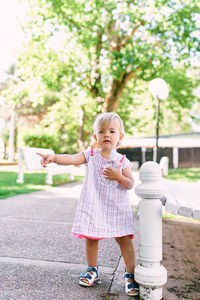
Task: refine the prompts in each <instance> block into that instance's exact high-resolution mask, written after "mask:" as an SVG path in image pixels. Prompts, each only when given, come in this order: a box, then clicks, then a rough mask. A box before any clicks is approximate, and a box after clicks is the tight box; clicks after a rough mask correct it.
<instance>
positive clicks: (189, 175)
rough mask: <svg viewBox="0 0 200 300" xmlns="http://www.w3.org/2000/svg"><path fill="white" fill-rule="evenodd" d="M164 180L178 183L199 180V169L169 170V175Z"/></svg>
mask: <svg viewBox="0 0 200 300" xmlns="http://www.w3.org/2000/svg"><path fill="white" fill-rule="evenodd" d="M165 178H167V179H170V180H178V181H193V182H195V181H197V180H200V168H188V169H169V175H168V176H166V177H165Z"/></svg>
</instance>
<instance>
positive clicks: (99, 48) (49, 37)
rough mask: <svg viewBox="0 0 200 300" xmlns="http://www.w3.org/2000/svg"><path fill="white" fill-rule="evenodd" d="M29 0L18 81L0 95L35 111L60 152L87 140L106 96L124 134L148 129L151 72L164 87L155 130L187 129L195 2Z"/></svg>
mask: <svg viewBox="0 0 200 300" xmlns="http://www.w3.org/2000/svg"><path fill="white" fill-rule="evenodd" d="M29 3H30V12H29V16H28V19H27V22H26V24H24V31H25V32H26V33H27V40H26V47H25V48H24V51H23V53H21V55H20V57H19V58H18V60H19V64H18V71H17V74H18V77H19V78H20V82H19V83H17V84H16V85H15V86H13V87H12V88H10V89H9V91H7V92H6V97H7V99H9V100H10V101H11V102H12V103H14V105H15V107H16V108H17V111H18V114H19V115H32V116H33V115H34V116H37V117H38V123H40V125H39V126H40V128H41V130H43V129H44V128H45V129H46V130H47V131H49V132H51V133H52V134H53V135H54V136H56V137H57V147H58V148H59V150H60V151H61V152H71V153H73V152H75V151H77V150H78V149H81V148H83V147H85V146H87V145H88V144H89V142H90V138H89V136H90V135H91V134H92V127H91V125H92V122H93V120H94V117H95V115H96V114H97V113H99V112H102V111H103V110H106V109H108V103H109V101H110V104H111V106H110V107H111V110H112V109H113V110H117V111H118V112H119V114H120V115H121V116H122V118H123V120H124V122H125V127H126V129H127V131H128V132H129V133H131V134H134V135H140V136H141V135H152V134H153V131H154V129H153V128H154V125H153V124H154V122H155V101H154V99H152V98H151V96H150V95H149V91H148V82H149V81H150V80H151V79H153V78H155V77H161V78H163V79H164V80H165V81H166V82H167V84H168V86H169V88H170V94H169V97H168V99H167V100H166V101H163V102H162V104H161V107H162V110H161V124H162V130H161V134H163V133H171V132H173V130H174V128H176V130H177V131H181V130H185V129H190V125H188V118H189V116H190V115H192V116H193V119H194V121H195V120H197V118H198V116H197V117H195V115H194V113H193V112H192V107H193V106H194V104H195V103H197V102H198V101H200V100H199V98H198V97H197V96H194V94H193V90H194V88H195V87H197V86H198V84H199V83H198V80H199V69H196V70H197V71H196V73H194V72H193V70H194V66H195V64H196V61H197V60H198V58H199V55H200V54H199V51H200V48H199V42H198V29H199V22H198V19H199V11H200V10H199V8H200V5H199V1H197V0H192V1H188V0H183V1H171V0H166V1H151V0H148V1H144V0H142V1H135V2H134V1H129V0H126V1H121V0H115V1H113V0H107V1H99V0H87V1H86V0H82V1H64V0H29ZM191 70H192V72H191ZM119 100H120V101H119ZM177 123H178V125H177ZM181 123H182V124H181ZM60 151H59V152H60Z"/></svg>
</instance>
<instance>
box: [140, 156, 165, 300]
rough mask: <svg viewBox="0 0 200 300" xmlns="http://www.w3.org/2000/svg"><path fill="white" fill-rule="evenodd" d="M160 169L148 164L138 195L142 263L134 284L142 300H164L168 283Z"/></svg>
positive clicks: (150, 162)
mask: <svg viewBox="0 0 200 300" xmlns="http://www.w3.org/2000/svg"><path fill="white" fill-rule="evenodd" d="M161 179H162V175H161V168H160V166H159V165H158V164H157V163H156V162H152V161H148V162H145V163H144V164H143V165H142V166H141V168H140V180H141V182H142V183H141V184H139V185H138V186H137V187H136V194H137V195H138V196H139V197H141V198H142V200H141V201H140V203H139V212H140V214H139V241H140V242H139V260H140V264H139V265H138V266H136V268H135V280H136V281H137V282H138V283H139V285H140V297H141V298H142V299H145V300H146V299H148V300H160V299H162V286H163V285H164V284H165V283H166V282H167V271H166V269H165V268H164V267H163V266H162V265H161V264H160V261H161V260H162V204H161V201H160V198H162V197H163V187H162V181H161Z"/></svg>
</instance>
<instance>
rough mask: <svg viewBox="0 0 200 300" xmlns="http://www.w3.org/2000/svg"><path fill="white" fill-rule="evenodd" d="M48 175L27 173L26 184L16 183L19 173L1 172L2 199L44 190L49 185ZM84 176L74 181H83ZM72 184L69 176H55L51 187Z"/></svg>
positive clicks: (0, 194) (0, 190)
mask: <svg viewBox="0 0 200 300" xmlns="http://www.w3.org/2000/svg"><path fill="white" fill-rule="evenodd" d="M45 177H46V173H42V172H37V173H25V174H24V183H23V184H19V183H16V180H17V172H10V171H1V172H0V199H5V198H8V197H12V196H15V195H19V194H28V193H31V192H36V191H40V190H43V189H45V188H47V187H49V185H46V183H45ZM82 178H83V177H82V176H75V180H74V181H78V180H81V179H82ZM68 182H72V181H70V180H69V175H68V174H66V175H54V176H53V184H52V185H51V186H58V185H61V184H64V183H68Z"/></svg>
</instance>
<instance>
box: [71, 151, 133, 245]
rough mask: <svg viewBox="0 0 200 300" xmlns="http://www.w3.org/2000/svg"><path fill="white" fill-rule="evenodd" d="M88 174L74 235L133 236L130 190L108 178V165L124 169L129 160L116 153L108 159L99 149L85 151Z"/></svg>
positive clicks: (97, 236)
mask: <svg viewBox="0 0 200 300" xmlns="http://www.w3.org/2000/svg"><path fill="white" fill-rule="evenodd" d="M83 154H84V155H85V158H86V167H87V171H86V177H85V180H84V183H83V188H82V192H81V196H80V199H79V202H78V205H77V210H76V215H75V220H74V224H73V228H72V236H75V237H78V238H91V239H96V240H100V239H105V238H116V237H122V236H126V235H130V236H131V237H132V238H133V215H132V210H131V204H130V198H129V193H128V190H126V189H124V188H123V187H121V186H120V185H119V184H118V183H117V182H116V181H115V180H109V179H105V178H104V176H103V169H104V168H105V166H110V167H111V168H117V166H118V165H119V164H120V163H121V164H122V167H121V169H122V170H123V169H125V168H127V167H131V163H130V161H129V160H128V159H127V158H126V157H125V156H122V155H121V154H119V153H117V152H116V154H115V156H114V157H113V158H112V159H110V160H108V159H105V158H103V157H102V155H101V153H100V150H99V149H91V150H86V151H83Z"/></svg>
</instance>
